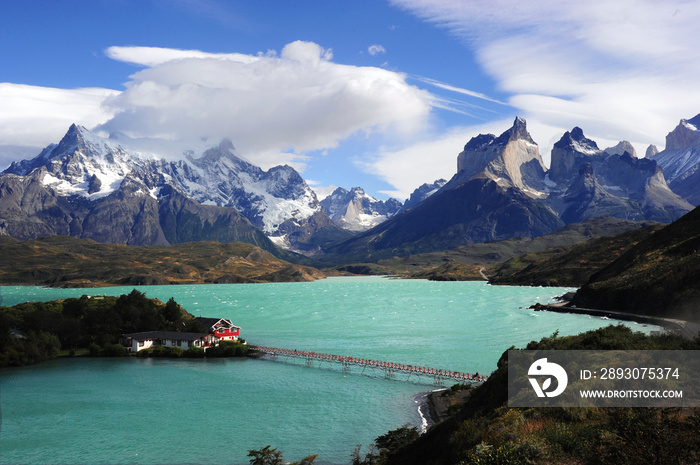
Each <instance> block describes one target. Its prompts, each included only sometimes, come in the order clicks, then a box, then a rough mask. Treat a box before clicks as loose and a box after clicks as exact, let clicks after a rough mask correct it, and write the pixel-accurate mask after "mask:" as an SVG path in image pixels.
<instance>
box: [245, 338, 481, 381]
mask: <svg viewBox="0 0 700 465" xmlns="http://www.w3.org/2000/svg"><path fill="white" fill-rule="evenodd" d="M249 350H251V351H253V352H258V353H260V354H264V355H268V356H270V357H272V358H278V357H286V358H290V359H302V360H305V361H306V365H307V366H314V362H319V363H318V367H319V368H321V367H322V366H323V363H326V362H328V363H330V364H333V363H335V364H340V365H341V366H342V368H343V369H344V370H349V369H350V367H352V366H357V367H361V368H362V373H364V372H365V370H366V369H368V368H369V369H370V370H373V371H374V370H380V371H383V372H384V376H385V377H386V378H395V377H396V375H397V373H404V374H407V375H408V378H407V379H406V381H410V379H411V376H415V378H416V381H419V380H420V379H421V377H425V378H428V379H432V380H433V383H434V384H437V385H443V384H444V383H445V382H446V381H448V380H452V381H461V382H465V383H483V382H484V381H486V380H487V379H488V377H487V376H482V375H479V373H463V372H460V371H450V370H443V369H439V368H430V367H424V366H416V365H405V364H402V363H394V362H383V361H379V360H370V359H367V358H358V357H351V356H342V355H331V354H321V353H318V352H309V351H297V350H289V349H280V348H277V347H263V346H252V345H251V346H249Z"/></svg>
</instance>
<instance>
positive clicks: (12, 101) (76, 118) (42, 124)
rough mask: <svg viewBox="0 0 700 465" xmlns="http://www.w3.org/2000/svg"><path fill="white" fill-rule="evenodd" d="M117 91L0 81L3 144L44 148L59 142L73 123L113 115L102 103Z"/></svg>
mask: <svg viewBox="0 0 700 465" xmlns="http://www.w3.org/2000/svg"><path fill="white" fill-rule="evenodd" d="M117 94H118V92H117V91H114V90H109V89H99V88H85V89H56V88H51V87H37V86H29V85H24V84H11V83H6V82H5V83H0V102H2V105H0V145H5V146H8V145H15V146H31V147H44V146H46V145H48V144H50V143H52V142H57V141H58V140H59V139H60V138H61V136H63V135H64V134H65V133H66V131H67V130H68V128H69V127H70V125H71V124H73V123H78V124H81V125H84V126H87V127H92V126H95V125H97V124H99V123H102V122H104V121H106V120H107V119H109V118H110V117H111V116H112V114H111V113H110V112H109V111H107V110H106V109H104V108H102V107H101V106H100V104H101V103H102V102H103V101H104V99H105V98H107V97H111V96H115V95H117Z"/></svg>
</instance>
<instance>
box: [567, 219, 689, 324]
mask: <svg viewBox="0 0 700 465" xmlns="http://www.w3.org/2000/svg"><path fill="white" fill-rule="evenodd" d="M698 251H700V209H698V208H696V209H695V210H693V211H691V212H690V213H688V214H686V215H685V216H684V217H682V218H681V219H679V220H677V221H675V222H674V223H671V224H670V225H668V226H666V227H664V228H663V229H661V230H659V231H657V232H655V233H654V234H652V235H651V236H650V237H648V238H647V239H645V240H643V241H641V242H639V243H638V244H637V245H635V246H634V247H632V248H631V249H630V250H629V251H628V252H627V253H625V254H624V255H622V256H621V257H620V258H618V259H617V260H615V261H614V262H612V263H611V264H610V265H609V266H607V267H606V268H604V269H602V270H601V271H599V272H598V273H596V274H594V275H593V276H592V277H591V280H590V282H589V283H588V284H586V285H585V286H584V287H582V288H581V289H580V290H579V291H578V292H577V293H576V296H575V297H574V300H573V303H574V304H575V305H577V306H579V307H589V308H600V309H606V310H619V311H626V312H631V313H640V314H653V315H656V316H663V317H671V318H680V319H686V320H693V321H700V286H699V285H698V283H700V254H699V253H698Z"/></svg>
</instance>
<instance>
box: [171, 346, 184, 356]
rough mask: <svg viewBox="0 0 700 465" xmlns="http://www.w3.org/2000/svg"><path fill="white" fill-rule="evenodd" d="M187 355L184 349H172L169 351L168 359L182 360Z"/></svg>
mask: <svg viewBox="0 0 700 465" xmlns="http://www.w3.org/2000/svg"><path fill="white" fill-rule="evenodd" d="M184 354H185V351H184V349H182V347H170V348H169V349H168V357H171V358H180V357H182V356H183V355H184Z"/></svg>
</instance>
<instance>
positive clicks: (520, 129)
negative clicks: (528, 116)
mask: <svg viewBox="0 0 700 465" xmlns="http://www.w3.org/2000/svg"><path fill="white" fill-rule="evenodd" d="M515 140H524V141H527V142H529V143H531V144H534V145H537V143H536V142H535V141H534V140H532V137H531V136H530V133H529V132H527V122H526V121H525V119H524V118H521V117H520V116H516V118H515V121H513V126H511V128H510V129H508V130H507V131H505V132H504V133H503V134H501V135H500V136H498V138H496V139H495V140H494V143H495V144H498V145H506V144H507V143H508V142H511V141H515Z"/></svg>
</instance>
